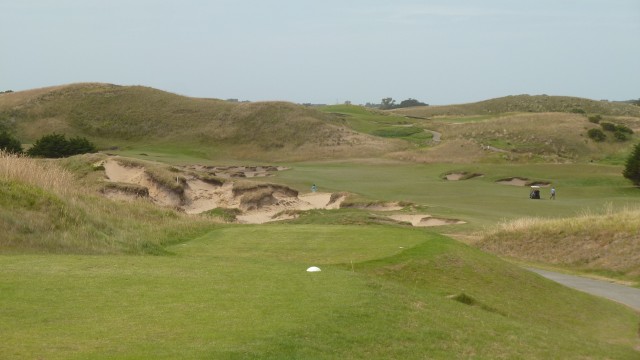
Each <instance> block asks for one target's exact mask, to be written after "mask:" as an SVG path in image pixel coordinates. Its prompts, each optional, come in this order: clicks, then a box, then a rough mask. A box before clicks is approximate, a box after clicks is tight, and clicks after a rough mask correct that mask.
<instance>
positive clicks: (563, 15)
mask: <svg viewBox="0 0 640 360" xmlns="http://www.w3.org/2000/svg"><path fill="white" fill-rule="evenodd" d="M75 82H106V83H114V84H119V85H144V86H151V87H154V88H159V89H162V90H166V91H170V92H174V93H178V94H182V95H187V96H195V97H211V98H221V99H228V98H238V99H240V100H251V101H260V100H286V101H292V102H298V103H327V104H334V103H337V102H340V103H342V102H344V101H347V100H349V101H352V102H353V103H355V104H364V103H366V102H380V100H381V99H382V98H384V97H392V98H394V99H396V100H397V101H398V102H399V101H401V100H404V99H407V98H414V99H418V100H420V101H423V102H426V103H429V104H454V103H466V102H472V101H479V100H486V99H490V98H494V97H500V96H506V95H517V94H531V95H537V94H548V95H568V96H579V97H585V98H590V99H596V100H600V99H609V100H629V99H638V98H640V0H423V1H418V0H393V1H391V0H386V1H379V0H340V1H338V0H324V1H318V0H314V1H311V0H210V1H205V0H175V1H174V0H171V1H170V0H166V1H163V0H154V1H152V0H0V91H2V90H9V89H11V90H14V91H19V90H26V89H31V88H38V87H44V86H52V85H61V84H69V83H75Z"/></svg>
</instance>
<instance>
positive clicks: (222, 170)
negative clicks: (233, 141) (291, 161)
mask: <svg viewBox="0 0 640 360" xmlns="http://www.w3.org/2000/svg"><path fill="white" fill-rule="evenodd" d="M182 169H184V170H195V171H200V172H204V173H207V174H210V175H212V176H215V177H219V178H222V179H231V178H255V177H267V176H273V173H274V172H278V171H284V170H289V168H287V167H284V166H271V165H259V166H206V165H188V166H183V167H182Z"/></svg>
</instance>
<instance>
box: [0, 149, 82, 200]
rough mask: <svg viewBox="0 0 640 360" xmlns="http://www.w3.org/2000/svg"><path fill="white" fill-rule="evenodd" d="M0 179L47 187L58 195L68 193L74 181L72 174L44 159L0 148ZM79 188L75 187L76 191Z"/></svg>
mask: <svg viewBox="0 0 640 360" xmlns="http://www.w3.org/2000/svg"><path fill="white" fill-rule="evenodd" d="M0 180H5V181H19V182H22V183H25V184H29V185H32V186H36V187H39V188H43V189H47V190H49V191H52V192H54V193H56V194H58V195H60V196H65V195H68V194H69V192H70V191H71V190H72V187H71V186H70V185H71V184H73V183H74V182H75V178H74V176H73V174H72V173H71V172H69V171H67V170H64V169H62V168H61V167H59V166H57V165H54V164H53V163H50V162H47V161H45V160H40V161H36V160H33V159H30V158H27V157H24V156H21V155H16V154H10V153H7V152H4V151H2V150H0ZM80 189H81V188H75V189H73V191H78V190H80Z"/></svg>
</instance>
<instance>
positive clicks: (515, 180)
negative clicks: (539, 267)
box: [497, 177, 529, 186]
mask: <svg viewBox="0 0 640 360" xmlns="http://www.w3.org/2000/svg"><path fill="white" fill-rule="evenodd" d="M497 183H498V184H502V185H512V186H526V185H527V184H528V183H529V179H523V178H518V177H514V178H511V179H505V180H500V181H497Z"/></svg>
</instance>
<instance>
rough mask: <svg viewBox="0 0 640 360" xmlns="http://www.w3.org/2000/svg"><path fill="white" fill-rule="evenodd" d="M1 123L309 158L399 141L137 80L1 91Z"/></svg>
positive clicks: (211, 150)
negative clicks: (122, 83) (174, 91)
mask: <svg viewBox="0 0 640 360" xmlns="http://www.w3.org/2000/svg"><path fill="white" fill-rule="evenodd" d="M0 128H8V129H9V130H11V131H13V132H15V133H16V135H17V136H18V137H19V139H20V140H22V141H23V142H25V143H28V142H32V141H34V140H35V139H37V138H39V137H40V136H42V135H43V134H48V133H51V132H58V133H63V134H67V135H70V136H86V137H88V138H90V139H92V140H94V141H95V142H96V143H97V144H99V145H100V146H102V147H119V146H127V145H129V146H131V144H135V145H140V144H146V145H153V144H158V145H161V146H169V147H171V146H174V147H181V148H187V149H191V150H193V151H199V152H202V153H206V154H209V155H210V156H214V157H215V156H216V155H215V154H216V153H233V154H234V156H235V157H241V158H242V157H245V158H260V157H262V156H264V155H265V154H270V156H271V158H272V159H275V158H280V159H297V158H301V159H308V158H325V157H350V156H365V155H371V156H375V155H379V154H381V153H384V152H388V151H392V150H394V149H398V148H402V146H403V143H402V142H399V141H393V140H388V139H382V138H378V137H374V136H369V135H366V134H361V133H358V132H356V131H353V130H350V129H349V128H347V127H346V126H345V125H344V124H343V123H342V122H341V121H340V119H336V117H334V116H331V115H328V114H325V113H323V112H320V111H318V110H317V109H314V108H309V107H304V106H300V105H295V104H292V103H286V102H260V103H235V102H228V101H223V100H217V99H199V98H189V97H184V96H179V95H175V94H171V93H167V92H164V91H160V90H157V89H152V88H148V87H142V86H117V85H110V84H98V83H89V84H73V85H67V86H58V87H51V88H44V89H35V90H30V91H22V92H14V93H6V94H1V95H0Z"/></svg>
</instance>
